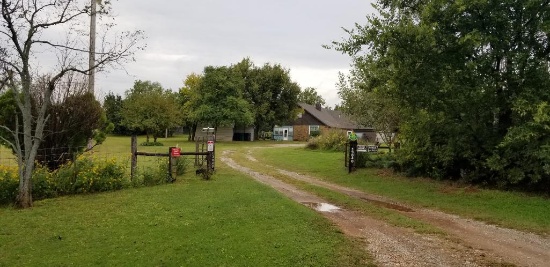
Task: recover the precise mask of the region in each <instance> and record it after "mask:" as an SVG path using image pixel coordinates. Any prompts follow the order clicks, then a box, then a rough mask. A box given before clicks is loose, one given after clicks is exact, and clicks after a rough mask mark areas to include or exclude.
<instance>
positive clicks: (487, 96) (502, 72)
mask: <svg viewBox="0 0 550 267" xmlns="http://www.w3.org/2000/svg"><path fill="white" fill-rule="evenodd" d="M376 7H377V11H378V13H379V14H378V15H373V16H369V17H368V22H367V24H366V25H364V26H362V25H357V26H356V28H354V29H351V30H347V33H348V34H349V39H348V40H346V41H342V42H334V44H333V46H331V48H334V49H336V50H339V51H342V52H345V53H347V54H349V55H350V56H351V57H352V58H353V62H354V64H353V69H352V71H351V73H350V74H349V75H341V79H340V83H339V92H340V96H341V97H342V99H343V103H342V106H341V107H340V108H341V109H342V110H344V111H346V112H348V113H350V114H353V115H354V116H356V117H360V118H362V119H364V121H365V122H367V123H372V124H378V125H384V124H385V125H386V127H387V128H386V130H388V131H396V132H397V133H398V137H397V138H398V140H399V142H401V150H400V151H399V152H398V153H397V154H396V155H397V161H398V168H399V169H401V170H402V171H404V172H406V173H408V174H410V175H415V176H429V177H433V178H437V179H453V180H458V179H460V180H464V181H470V182H473V183H478V184H485V185H495V186H500V187H505V188H524V189H529V190H537V191H542V192H545V193H549V192H550V104H549V103H550V90H548V85H549V84H550V71H549V66H550V33H549V31H548V22H549V21H550V2H548V1H539V0H535V1H519V0H509V1H441V0H423V1H416V0H415V1H412V0H397V1H389V0H379V1H377V4H376Z"/></svg>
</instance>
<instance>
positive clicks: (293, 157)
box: [255, 148, 550, 234]
mask: <svg viewBox="0 0 550 267" xmlns="http://www.w3.org/2000/svg"><path fill="white" fill-rule="evenodd" d="M255 155H256V158H257V159H259V160H260V161H261V162H263V163H267V164H271V165H275V166H281V167H283V168H285V169H288V170H293V171H296V172H299V173H304V174H310V175H313V176H316V177H320V178H322V179H324V180H326V181H330V182H333V183H337V184H341V185H345V186H349V187H353V188H357V189H359V190H362V191H365V192H370V193H374V194H380V195H384V196H388V197H391V198H394V199H396V200H400V201H402V202H405V203H409V204H413V205H416V206H419V207H429V208H434V209H439V210H442V211H446V212H450V213H454V214H459V215H461V216H465V217H469V218H474V219H478V220H482V221H486V222H489V223H494V224H498V225H502V226H505V227H511V228H516V229H520V230H527V231H532V232H536V233H541V234H550V213H549V212H548V211H549V210H550V199H548V198H545V197H540V196H530V195H526V194H523V193H517V192H503V191H498V190H486V189H481V188H477V187H474V186H458V185H452V184H449V183H447V182H438V181H433V180H428V179H421V178H406V177H402V176H399V175H395V174H393V173H391V172H389V171H383V170H376V169H359V170H358V171H357V172H354V173H352V174H348V173H347V169H346V168H345V167H344V162H343V156H344V155H343V154H342V153H335V152H323V151H311V150H305V149H302V148H278V149H262V150H258V151H257V152H256V153H255Z"/></svg>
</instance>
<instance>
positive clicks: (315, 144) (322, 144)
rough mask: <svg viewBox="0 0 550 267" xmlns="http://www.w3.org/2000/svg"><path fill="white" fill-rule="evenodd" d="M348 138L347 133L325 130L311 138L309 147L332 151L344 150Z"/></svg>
mask: <svg viewBox="0 0 550 267" xmlns="http://www.w3.org/2000/svg"><path fill="white" fill-rule="evenodd" d="M347 141H348V138H347V136H346V133H344V132H342V131H340V130H335V129H331V130H329V131H326V132H323V133H322V134H321V135H320V136H317V137H314V138H311V139H309V141H308V144H307V146H306V147H307V148H309V149H322V150H332V151H344V149H345V145H346V142H347Z"/></svg>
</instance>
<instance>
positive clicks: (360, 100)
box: [337, 70, 402, 153]
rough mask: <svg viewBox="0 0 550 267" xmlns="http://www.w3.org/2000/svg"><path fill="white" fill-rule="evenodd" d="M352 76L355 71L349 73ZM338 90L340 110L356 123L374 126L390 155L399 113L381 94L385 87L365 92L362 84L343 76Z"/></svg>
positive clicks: (396, 107)
mask: <svg viewBox="0 0 550 267" xmlns="http://www.w3.org/2000/svg"><path fill="white" fill-rule="evenodd" d="M352 73H356V71H353V70H352ZM384 86H386V85H384ZM337 87H338V94H339V95H340V98H341V99H342V103H341V106H340V107H339V108H340V110H342V111H343V112H344V113H346V114H348V115H350V117H351V118H354V120H355V121H356V122H357V123H358V124H360V125H364V126H368V127H373V128H374V129H375V130H376V131H377V133H378V134H379V135H380V137H381V138H382V141H383V142H384V143H386V144H387V145H388V147H389V152H390V153H391V152H392V148H393V147H394V141H395V139H396V138H397V132H398V129H399V125H400V121H401V117H402V114H401V110H400V109H399V107H398V105H397V104H396V103H395V101H394V100H393V99H392V98H390V97H389V96H388V95H386V94H384V93H383V92H384V87H380V88H373V89H372V90H364V89H361V88H365V87H364V84H363V83H359V82H358V81H357V80H354V79H353V78H351V77H347V78H346V77H345V76H344V75H343V74H342V73H340V74H339V82H338V84H337Z"/></svg>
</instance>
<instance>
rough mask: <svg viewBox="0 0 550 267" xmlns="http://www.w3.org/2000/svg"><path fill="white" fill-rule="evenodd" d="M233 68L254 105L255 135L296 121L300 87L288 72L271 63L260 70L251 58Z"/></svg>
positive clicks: (248, 99) (248, 98)
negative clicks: (275, 126)
mask: <svg viewBox="0 0 550 267" xmlns="http://www.w3.org/2000/svg"><path fill="white" fill-rule="evenodd" d="M232 67H233V68H234V69H235V70H236V71H237V73H239V75H240V76H241V77H242V79H243V80H244V98H245V99H246V100H247V101H248V102H249V103H250V104H252V106H254V109H253V110H252V111H253V112H254V126H255V136H258V132H259V131H271V130H272V129H273V126H274V125H276V124H283V123H287V122H289V121H291V120H292V119H293V118H295V116H296V111H297V104H298V101H297V97H298V93H299V92H300V87H299V86H298V84H297V83H295V82H292V80H291V78H290V73H289V70H287V69H285V68H283V67H282V66H281V65H279V64H273V65H272V64H269V63H268V64H264V65H263V66H262V67H257V66H255V65H254V64H253V63H252V62H251V61H250V59H248V58H246V59H243V60H242V61H241V62H239V63H238V64H236V65H233V66H232Z"/></svg>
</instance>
